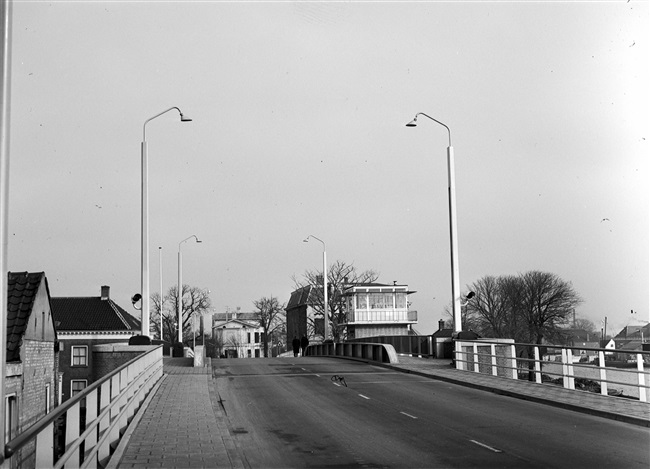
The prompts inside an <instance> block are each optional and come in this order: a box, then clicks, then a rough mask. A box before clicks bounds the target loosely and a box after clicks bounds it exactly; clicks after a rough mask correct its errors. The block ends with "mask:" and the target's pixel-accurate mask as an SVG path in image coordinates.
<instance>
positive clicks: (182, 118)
mask: <svg viewBox="0 0 650 469" xmlns="http://www.w3.org/2000/svg"><path fill="white" fill-rule="evenodd" d="M181 122H192V119H191V118H189V117H186V116H184V115H183V113H182V112H181Z"/></svg>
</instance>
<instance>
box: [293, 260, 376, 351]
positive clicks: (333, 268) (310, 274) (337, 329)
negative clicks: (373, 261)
mask: <svg viewBox="0 0 650 469" xmlns="http://www.w3.org/2000/svg"><path fill="white" fill-rule="evenodd" d="M378 278H379V274H378V273H377V272H375V271H374V270H364V271H361V272H359V271H357V269H356V267H355V266H354V265H352V264H347V263H345V262H343V261H338V260H337V261H336V262H334V263H333V264H332V265H330V266H329V268H328V270H327V285H328V292H327V306H328V313H329V314H328V316H329V317H328V318H327V320H328V321H329V324H330V325H331V327H330V330H331V332H332V338H333V339H334V341H335V342H340V341H341V340H342V339H344V338H345V335H346V331H345V327H344V326H343V324H345V322H346V311H345V307H344V302H343V297H342V295H341V294H342V292H343V287H344V286H345V285H346V284H355V283H372V282H375V281H376V280H377V279H378ZM293 281H294V284H295V288H296V289H298V288H302V287H306V286H307V285H311V286H312V293H311V297H310V299H311V306H312V308H313V309H314V316H317V317H320V318H323V317H324V307H323V306H324V301H323V299H324V298H323V271H322V270H307V271H305V273H304V274H303V278H302V279H300V280H297V279H296V278H295V277H294V278H293ZM308 329H311V331H313V333H314V335H322V334H323V331H322V329H321V327H320V326H319V325H317V324H316V323H312V324H311V325H308Z"/></svg>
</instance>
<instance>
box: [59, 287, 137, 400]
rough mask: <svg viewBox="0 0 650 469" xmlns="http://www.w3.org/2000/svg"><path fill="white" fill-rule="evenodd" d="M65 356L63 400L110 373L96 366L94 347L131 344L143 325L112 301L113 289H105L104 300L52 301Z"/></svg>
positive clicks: (62, 364) (61, 360)
mask: <svg viewBox="0 0 650 469" xmlns="http://www.w3.org/2000/svg"><path fill="white" fill-rule="evenodd" d="M51 303H52V314H53V316H54V320H55V324H56V328H57V333H58V337H59V341H60V342H61V353H60V357H59V368H60V371H61V372H62V373H63V383H62V389H61V392H62V400H63V401H65V400H67V399H69V398H70V397H72V396H74V395H75V394H77V393H79V392H81V391H83V390H84V389H85V388H86V387H87V386H88V385H90V384H91V383H93V382H94V381H97V380H98V379H100V378H102V377H103V376H105V375H106V374H108V372H109V371H112V370H108V369H106V368H105V366H104V365H105V363H103V362H102V366H95V363H94V359H93V346H95V345H102V344H128V342H129V339H130V338H131V337H132V336H134V335H138V334H140V321H139V320H137V319H136V318H134V317H133V316H131V315H130V314H129V313H127V312H126V311H125V310H124V309H123V308H121V307H120V306H119V305H118V304H117V303H115V302H114V301H113V300H111V298H110V287H108V286H103V287H101V295H100V296H91V297H55V298H52V299H51Z"/></svg>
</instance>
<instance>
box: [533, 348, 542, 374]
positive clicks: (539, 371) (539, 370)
mask: <svg viewBox="0 0 650 469" xmlns="http://www.w3.org/2000/svg"><path fill="white" fill-rule="evenodd" d="M534 350H535V382H536V383H541V382H542V366H541V364H540V361H539V347H538V346H537V345H536V346H535V348H534Z"/></svg>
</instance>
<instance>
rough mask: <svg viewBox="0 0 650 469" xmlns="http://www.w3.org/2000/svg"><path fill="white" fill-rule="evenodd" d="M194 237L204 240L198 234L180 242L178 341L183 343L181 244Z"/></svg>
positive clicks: (198, 240) (198, 241) (197, 240)
mask: <svg viewBox="0 0 650 469" xmlns="http://www.w3.org/2000/svg"><path fill="white" fill-rule="evenodd" d="M192 238H194V239H195V240H196V242H197V243H200V242H202V241H201V240H200V239H199V238H197V237H196V235H192V236H188V237H187V238H185V239H184V240H183V241H181V242H180V243H178V292H177V293H176V297H177V301H176V304H177V306H178V341H179V342H180V343H183V254H181V244H183V243H184V242H185V241H188V240H190V239H192Z"/></svg>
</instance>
